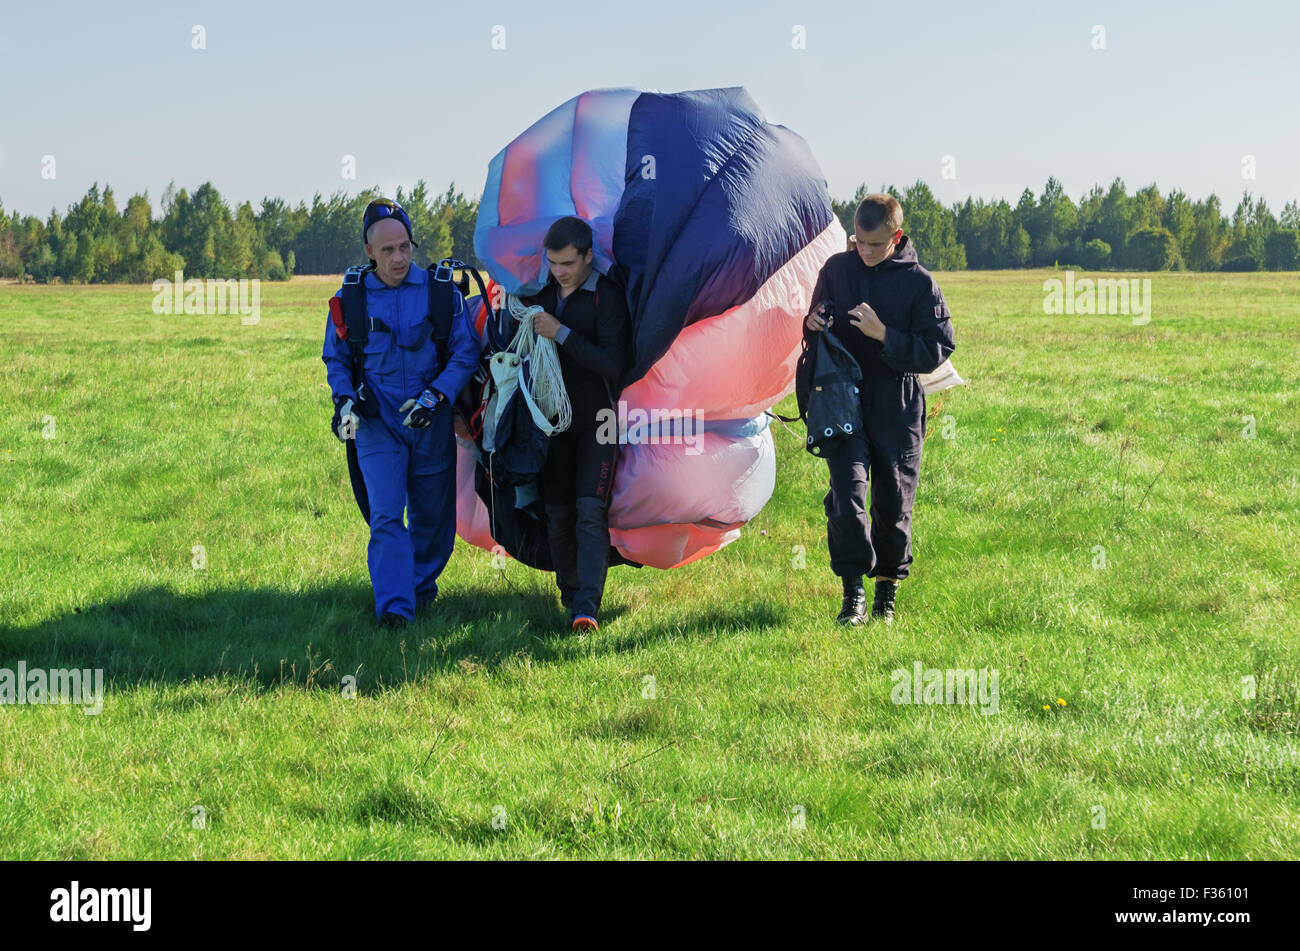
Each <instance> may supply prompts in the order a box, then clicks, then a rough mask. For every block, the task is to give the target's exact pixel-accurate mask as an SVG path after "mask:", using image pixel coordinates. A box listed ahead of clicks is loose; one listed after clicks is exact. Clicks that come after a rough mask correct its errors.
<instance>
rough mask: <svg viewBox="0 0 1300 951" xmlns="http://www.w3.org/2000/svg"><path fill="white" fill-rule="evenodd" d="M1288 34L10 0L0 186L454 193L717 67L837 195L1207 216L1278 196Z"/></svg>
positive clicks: (1091, 10)
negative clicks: (1198, 203) (541, 123)
mask: <svg viewBox="0 0 1300 951" xmlns="http://www.w3.org/2000/svg"><path fill="white" fill-rule="evenodd" d="M498 25H499V26H502V27H504V28H505V34H504V35H505V43H506V48H505V49H504V50H494V49H493V48H492V38H493V29H494V27H496V26H498ZM195 26H201V27H203V31H204V34H205V36H204V40H205V43H206V48H205V49H194V48H193V39H194V27H195ZM1097 26H1101V27H1104V29H1105V46H1106V48H1105V49H1104V50H1097V49H1094V48H1093V45H1094V37H1095V33H1094V27H1097ZM796 27H802V28H803V31H804V35H805V36H806V48H805V49H795V48H793V47H792V40H793V39H794V38H795V36H796V33H795V28H796ZM1297 36H1300V5H1297V4H1295V3H1293V2H1283V0H1272V2H1257V3H1251V2H1238V3H1234V4H1209V3H1201V2H1191V3H1176V2H1160V3H1142V2H1134V3H1112V2H1097V3H1070V4H1062V5H1056V4H1049V3H1044V2H1042V0H1039V2H1018V0H1016V2H1011V0H1008V2H997V0H993V2H988V3H978V4H972V3H947V2H939V3H927V4H915V5H909V4H902V3H898V4H884V3H874V2H872V3H866V2H858V3H823V2H815V0H799V2H786V3H778V2H771V0H752V2H745V3H737V2H732V3H721V4H714V3H704V2H699V0H696V2H682V0H655V2H644V3H628V4H621V3H617V2H611V3H608V4H600V5H596V4H591V5H583V4H581V3H537V2H533V3H523V2H513V0H512V2H502V3H492V2H486V3H480V2H470V0H465V2H462V3H459V4H447V3H438V2H432V3H430V2H423V3H397V2H393V3H385V4H371V3H357V4H341V3H335V2H328V0H326V2H319V3H312V4H280V3H270V2H261V3H247V2H241V0H223V2H219V3H194V2H189V3H186V2H181V3H169V4H162V3H159V4H143V3H130V2H125V3H121V4H102V3H96V4H92V3H88V2H80V0H79V2H70V3H61V4H55V3H33V4H23V5H22V6H21V7H20V8H18V9H16V10H12V11H11V12H10V13H9V14H8V15H6V17H5V18H4V21H3V23H0V91H3V94H4V100H5V113H6V115H5V119H4V121H3V123H2V124H0V201H3V203H4V208H5V210H6V211H7V212H8V211H13V210H15V209H17V210H18V211H20V212H22V213H25V214H27V213H30V214H36V215H39V216H41V217H44V216H46V215H47V214H48V213H49V211H50V209H51V208H53V207H56V208H58V209H59V211H60V212H62V211H63V210H64V209H65V208H66V206H67V205H68V204H69V203H70V202H73V201H75V200H77V199H78V198H80V197H81V195H82V194H84V193H85V191H86V189H87V187H88V186H89V185H90V184H91V183H92V182H96V181H97V182H99V183H100V185H101V187H102V186H103V185H104V184H105V183H107V184H111V185H112V187H113V189H114V191H115V193H116V194H117V196H118V200H119V206H121V205H122V204H124V202H125V199H126V197H127V196H128V195H129V194H131V193H133V192H137V191H140V190H144V189H147V190H148V192H149V196H150V198H151V199H152V201H153V203H154V210H155V214H156V213H157V212H158V207H157V206H158V203H159V198H160V196H161V194H162V191H163V189H164V187H165V186H166V184H167V182H168V181H169V180H172V179H174V180H175V181H176V184H177V187H178V188H180V187H184V188H188V189H190V190H191V191H192V190H193V189H194V188H195V187H197V186H198V185H200V184H201V183H202V182H204V181H207V180H211V181H212V182H213V183H214V184H215V185H216V186H217V188H218V189H219V190H220V191H221V193H222V195H223V196H224V197H225V198H226V199H227V200H228V201H232V202H234V201H243V200H244V199H250V200H252V201H253V203H254V206H255V207H256V206H257V205H258V204H259V202H260V199H261V198H262V197H263V196H267V195H270V196H279V197H283V198H287V199H290V200H291V201H293V202H295V203H296V202H297V200H299V199H308V200H310V198H311V195H312V193H313V192H316V191H320V192H322V193H325V194H328V193H330V192H333V191H335V190H337V189H340V188H342V189H345V190H347V191H350V192H351V191H356V190H357V189H359V188H361V187H364V186H367V185H372V184H377V185H380V186H381V187H383V188H384V189H385V190H388V191H391V190H392V189H393V187H394V186H396V185H397V184H402V185H410V184H413V183H414V182H415V181H416V180H417V179H419V178H424V179H425V180H426V181H428V183H429V184H430V186H431V187H432V188H433V189H434V190H436V191H441V190H443V189H445V187H446V186H447V184H448V183H449V182H451V181H453V180H454V181H455V183H456V185H457V187H458V188H460V189H462V190H463V191H465V192H466V193H468V194H472V195H478V194H479V193H480V192H481V190H482V187H483V181H484V178H485V176H486V171H487V163H488V160H489V159H490V158H491V157H492V156H493V155H494V154H495V153H496V152H497V151H498V150H500V149H501V148H502V147H503V146H504V145H505V144H506V143H507V142H509V141H510V139H512V138H513V137H514V136H516V135H517V134H518V133H519V132H521V131H522V130H523V129H525V128H526V127H527V126H528V125H530V124H531V123H532V122H533V121H534V120H535V119H537V118H539V117H540V116H542V115H543V114H544V113H546V112H547V111H549V110H550V109H552V108H554V107H555V106H557V105H559V104H560V103H562V102H564V101H565V100H567V99H569V98H571V97H572V96H574V95H577V94H578V93H580V92H582V91H584V90H587V89H594V88H600V87H607V86H631V87H637V88H643V89H657V90H661V91H665V92H677V91H680V90H687V89H704V88H711V87H716V86H737V85H739V86H745V87H746V88H747V89H748V90H749V92H750V93H751V94H752V96H753V97H754V99H755V100H756V101H757V102H758V104H759V105H760V106H761V107H762V109H763V110H764V111H765V112H766V114H767V118H768V119H769V120H770V121H774V122H779V123H781V124H783V125H786V126H788V127H789V128H791V129H793V130H794V131H795V132H798V133H799V134H800V135H802V136H803V137H804V138H805V139H806V140H807V141H808V142H809V144H810V145H811V147H812V150H813V152H814V154H815V155H816V156H817V158H818V161H819V162H820V163H821V167H822V170H823V172H824V173H825V175H826V177H827V180H828V183H829V186H830V190H831V194H832V195H834V196H836V197H838V198H848V197H850V196H851V195H852V193H853V191H854V189H855V188H856V187H857V185H858V184H859V183H860V182H864V181H865V182H867V183H868V184H869V185H870V186H871V187H872V188H873V189H876V188H879V187H880V186H881V185H883V184H886V183H889V184H895V185H897V186H899V187H900V188H902V187H906V186H907V185H908V184H910V183H912V182H913V181H915V180H916V179H918V178H920V179H924V180H925V181H926V182H928V183H929V184H930V186H931V188H933V189H934V191H935V193H936V195H937V196H938V198H939V199H940V200H941V201H943V202H944V203H950V202H952V201H954V200H957V199H960V198H964V197H965V196H966V195H968V194H970V195H978V196H984V197H1005V198H1007V199H1008V200H1009V201H1011V202H1012V203H1013V204H1014V202H1015V200H1016V198H1017V196H1018V195H1019V194H1020V191H1021V190H1022V189H1023V188H1024V187H1025V186H1028V187H1030V188H1031V189H1033V191H1034V192H1035V194H1038V193H1040V192H1041V191H1042V187H1043V184H1044V182H1045V181H1046V180H1047V177H1048V176H1049V175H1055V176H1056V177H1057V178H1059V179H1061V181H1062V182H1063V183H1064V185H1065V188H1066V191H1067V193H1068V194H1070V196H1071V197H1073V198H1075V199H1076V200H1077V199H1078V197H1079V196H1080V194H1081V193H1082V192H1083V191H1085V190H1086V189H1087V188H1089V187H1091V186H1092V185H1093V184H1094V183H1100V184H1102V185H1103V186H1105V185H1107V184H1109V182H1110V181H1111V180H1112V179H1113V178H1115V177H1116V176H1119V177H1122V178H1123V179H1124V181H1125V183H1126V184H1127V186H1128V188H1129V190H1130V192H1132V191H1134V190H1136V189H1137V188H1139V187H1141V186H1143V185H1147V184H1149V183H1151V182H1152V181H1154V182H1156V183H1158V184H1159V186H1160V189H1161V192H1162V193H1168V191H1169V190H1170V189H1171V188H1173V187H1175V186H1176V187H1181V188H1182V189H1183V190H1184V191H1186V192H1187V193H1188V194H1189V195H1190V196H1191V197H1193V198H1201V197H1204V196H1206V195H1208V194H1209V193H1210V192H1211V191H1213V192H1216V193H1217V194H1218V195H1219V197H1220V200H1221V201H1222V203H1223V204H1224V205H1225V206H1226V208H1227V210H1228V211H1231V209H1232V207H1233V206H1234V205H1235V204H1236V202H1237V199H1238V198H1240V196H1241V193H1242V191H1243V190H1244V189H1246V188H1249V189H1250V190H1251V191H1252V192H1253V193H1255V194H1259V195H1262V196H1264V197H1265V198H1266V199H1267V200H1268V203H1269V206H1270V207H1271V208H1272V209H1273V211H1274V213H1275V214H1276V213H1277V212H1279V211H1280V210H1281V208H1282V205H1283V204H1284V203H1285V202H1287V201H1288V200H1291V199H1295V198H1300V51H1298V50H1297V49H1296V47H1295V44H1296V39H1297ZM46 155H52V156H54V159H55V171H56V177H55V178H54V179H53V180H45V179H43V178H42V176H41V169H42V161H43V158H44V156H46ZM344 155H352V156H355V158H356V179H355V180H351V181H350V180H345V179H344V178H343V177H342V174H341V170H342V167H343V166H342V158H343V156H344ZM1248 155H1249V156H1253V157H1254V163H1255V178H1254V179H1253V180H1248V179H1246V178H1243V164H1242V163H1243V158H1244V157H1245V156H1248ZM944 156H952V157H953V159H954V160H955V170H956V177H955V179H944V178H942V177H941V169H942V165H941V163H942V162H943V159H944Z"/></svg>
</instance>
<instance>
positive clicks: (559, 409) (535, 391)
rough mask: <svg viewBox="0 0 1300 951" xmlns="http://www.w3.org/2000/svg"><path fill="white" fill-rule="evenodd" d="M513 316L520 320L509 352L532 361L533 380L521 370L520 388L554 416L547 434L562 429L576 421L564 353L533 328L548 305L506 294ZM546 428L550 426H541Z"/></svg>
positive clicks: (535, 403) (562, 430) (543, 412)
mask: <svg viewBox="0 0 1300 951" xmlns="http://www.w3.org/2000/svg"><path fill="white" fill-rule="evenodd" d="M506 305H507V307H508V308H509V310H510V316H511V317H513V318H515V320H517V321H519V329H518V330H517V331H515V335H514V338H513V339H512V340H511V341H510V346H508V347H507V348H506V352H507V353H514V354H518V359H519V361H520V362H522V361H524V360H527V361H528V363H529V365H530V367H529V368H530V371H531V372H530V374H529V375H530V376H531V380H529V379H526V378H525V376H524V374H522V373H521V374H519V391H520V392H521V393H522V394H523V396H524V399H525V400H527V401H528V403H529V404H530V406H536V407H537V408H538V409H539V410H541V412H542V414H543V415H544V416H545V417H546V419H547V420H548V421H549V420H554V423H552V425H551V427H550V432H548V433H547V435H553V434H555V433H562V432H564V431H565V430H566V429H568V428H569V425H570V424H571V423H572V422H573V407H572V406H571V405H570V403H569V393H568V391H567V390H566V389H565V388H564V373H563V371H562V370H561V368H560V354H559V351H558V350H557V349H556V346H555V341H554V340H551V339H550V338H548V337H543V336H540V335H539V334H538V333H537V332H536V331H535V330H533V317H534V316H535V315H537V314H540V313H542V312H543V310H544V308H541V307H538V306H536V305H534V306H532V307H529V306H528V305H526V304H524V303H523V301H521V300H520V299H519V298H518V297H516V296H515V295H514V294H510V295H509V296H508V297H507V298H506ZM539 428H542V429H543V430H545V429H546V427H539Z"/></svg>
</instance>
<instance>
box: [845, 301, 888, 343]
mask: <svg viewBox="0 0 1300 951" xmlns="http://www.w3.org/2000/svg"><path fill="white" fill-rule="evenodd" d="M849 316H850V317H852V318H853V319H852V320H850V321H849V323H851V324H852V325H853V326H854V327H857V328H858V329H859V330H861V331H862V332H863V333H864V334H866V335H867V336H868V337H870V338H871V339H872V340H879V341H880V342H881V343H884V342H885V325H884V324H883V323H882V322H881V320H880V318H879V317H877V316H876V312H875V311H874V310H872V309H871V305H870V304H867V303H865V302H864V303H861V304H859V305H858V306H857V307H854V308H853V309H852V310H851V311H849Z"/></svg>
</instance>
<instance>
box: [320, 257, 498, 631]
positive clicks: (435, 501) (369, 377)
mask: <svg viewBox="0 0 1300 951" xmlns="http://www.w3.org/2000/svg"><path fill="white" fill-rule="evenodd" d="M428 282H429V272H428V271H426V270H424V269H423V268H420V267H417V266H416V265H414V264H412V265H411V266H410V269H409V270H408V271H407V274H406V278H405V279H404V280H403V281H402V283H401V284H399V285H398V286H397V287H389V286H388V285H386V284H384V283H383V282H382V281H380V280H379V278H378V277H376V276H375V274H374V272H373V271H371V272H370V273H368V274H366V276H365V279H364V283H365V289H366V314H367V317H369V318H373V319H374V320H375V321H379V320H382V321H383V322H384V323H385V324H387V325H388V327H389V328H391V331H392V332H391V333H385V332H384V331H383V330H381V329H379V328H378V327H375V328H374V329H372V330H370V331H369V333H368V335H367V341H366V349H365V354H366V357H365V379H366V383H367V385H368V387H369V390H370V392H371V393H372V394H373V396H377V397H378V401H379V409H380V413H379V415H378V416H376V417H374V418H371V419H362V420H361V422H360V425H358V426H357V434H356V440H357V460H358V462H359V463H360V464H361V473H362V475H363V476H364V478H365V483H366V492H367V494H368V495H369V497H370V545H369V547H368V549H367V552H366V560H367V562H368V564H369V567H370V584H371V587H373V588H374V591H375V616H376V617H383V615H384V614H386V613H392V614H398V615H401V616H402V617H404V618H406V619H407V620H412V619H414V617H415V608H416V605H417V604H421V603H424V602H426V601H431V600H432V599H433V598H434V596H435V595H437V593H438V575H439V574H441V572H442V569H443V568H444V567H446V565H447V561H448V559H449V558H450V557H451V550H452V546H453V544H455V540H456V441H455V438H454V437H453V434H452V419H451V417H452V410H451V402H452V401H453V400H455V398H456V396H457V394H459V393H460V391H461V389H462V388H464V386H465V384H466V383H467V382H468V381H469V378H470V377H471V376H472V375H473V373H474V368H475V366H476V365H477V364H478V359H479V355H480V353H481V352H482V348H483V343H482V341H481V340H480V339H479V336H478V334H477V332H476V331H475V329H474V327H473V325H472V324H471V322H470V318H469V311H468V309H467V308H466V307H465V306H464V301H463V300H462V299H461V297H460V293H459V291H457V292H456V294H455V296H456V306H457V307H458V309H459V313H458V314H457V315H456V316H455V317H454V318H453V319H452V324H451V335H450V339H449V340H448V343H447V365H446V366H439V365H438V348H437V345H436V344H435V343H434V342H433V338H432V334H431V332H430V331H431V330H432V325H431V324H430V322H429V321H428V320H427V319H426V316H427V315H428V312H429V285H428ZM341 293H342V290H341V289H340V291H339V292H338V294H335V296H336V297H337V296H339V294H341ZM394 338H396V339H394ZM421 340H422V341H423V346H420V345H419V344H420V341H421ZM399 343H400V344H401V346H398V344H399ZM403 347H414V348H416V349H412V350H405V349H402V348H403ZM321 359H322V360H324V361H325V367H326V378H327V379H328V381H329V387H330V390H331V391H332V392H333V394H334V397H335V398H336V400H337V399H339V398H348V397H350V398H352V399H354V400H355V399H356V391H355V390H354V388H353V385H352V353H351V351H350V350H349V348H348V344H347V342H346V341H343V340H340V339H339V338H338V334H337V333H336V332H335V330H334V325H333V323H332V322H331V321H330V320H329V318H328V317H327V318H326V322H325V347H324V351H323V353H322V355H321ZM426 387H427V388H430V389H433V390H436V391H437V392H439V393H441V394H442V395H443V396H444V397H445V399H444V400H442V401H441V402H439V403H438V407H437V409H436V410H435V411H434V416H433V422H432V423H430V424H429V425H428V426H426V427H425V428H424V429H411V428H410V427H407V426H403V425H402V420H403V419H404V418H405V416H406V414H405V413H399V412H398V407H399V406H401V405H402V404H403V403H405V402H406V401H407V400H408V399H411V398H413V397H418V396H419V395H420V394H421V393H422V392H423V391H424V390H425V388H426ZM404 509H405V510H406V513H407V516H408V520H409V522H410V528H409V530H408V528H407V526H406V524H405V523H404V522H403V519H402V513H403V510H404Z"/></svg>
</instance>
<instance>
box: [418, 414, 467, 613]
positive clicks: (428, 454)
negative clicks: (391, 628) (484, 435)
mask: <svg viewBox="0 0 1300 951" xmlns="http://www.w3.org/2000/svg"><path fill="white" fill-rule="evenodd" d="M444 410H445V413H446V416H447V418H446V419H445V420H443V419H440V418H438V416H437V415H435V419H434V422H433V423H431V424H430V425H429V426H428V428H426V429H423V430H417V431H416V435H415V437H414V438H415V445H414V449H413V452H412V457H411V474H410V478H409V479H408V482H407V512H408V521H409V522H410V532H411V547H412V553H413V555H414V560H415V572H414V585H415V599H416V601H417V602H420V601H430V600H432V599H433V598H434V597H436V596H437V594H438V576H439V575H440V574H442V570H443V569H444V568H446V567H447V562H448V561H449V560H450V558H451V552H452V549H453V547H454V546H455V544H456V444H455V441H454V440H453V439H452V437H451V426H450V419H451V410H450V408H446V407H439V410H438V412H439V413H442V412H444Z"/></svg>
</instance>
